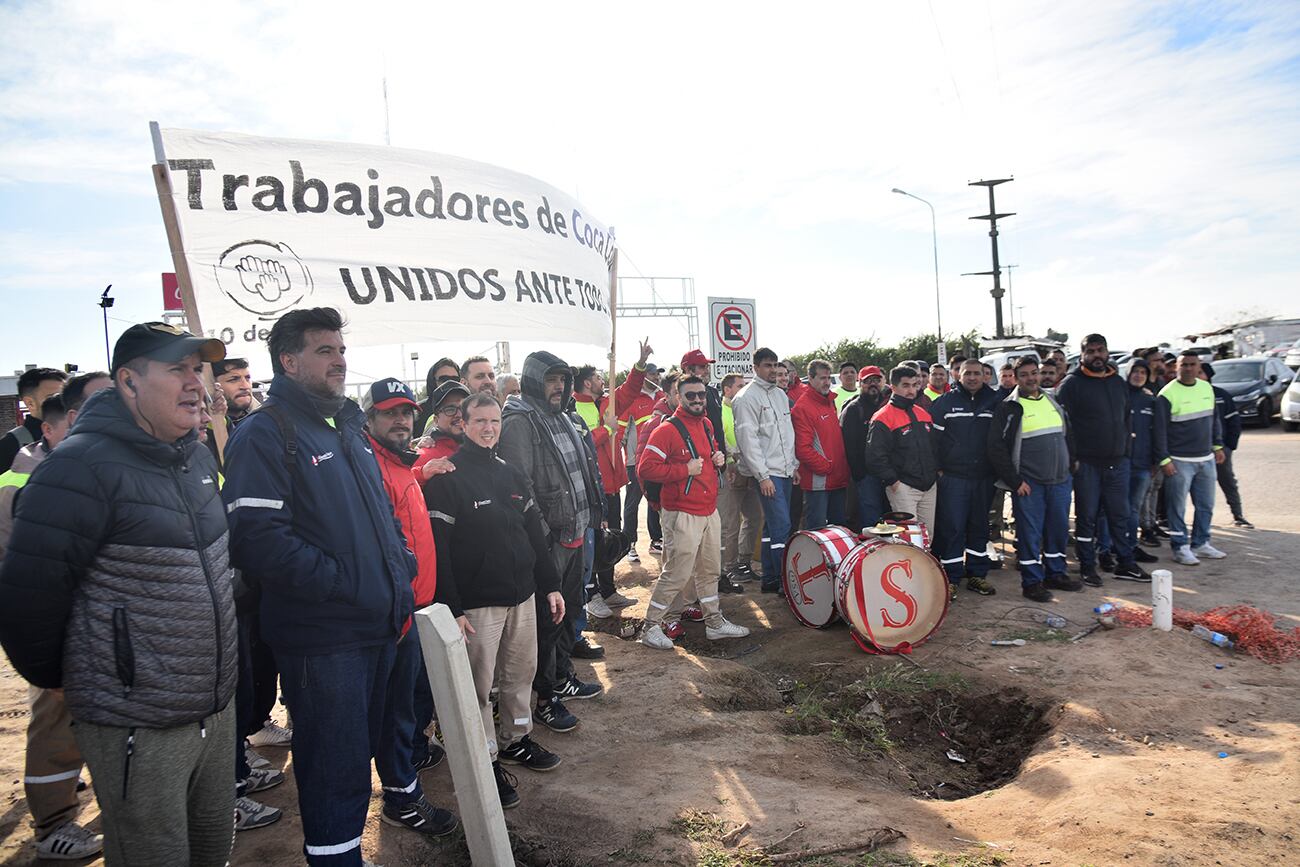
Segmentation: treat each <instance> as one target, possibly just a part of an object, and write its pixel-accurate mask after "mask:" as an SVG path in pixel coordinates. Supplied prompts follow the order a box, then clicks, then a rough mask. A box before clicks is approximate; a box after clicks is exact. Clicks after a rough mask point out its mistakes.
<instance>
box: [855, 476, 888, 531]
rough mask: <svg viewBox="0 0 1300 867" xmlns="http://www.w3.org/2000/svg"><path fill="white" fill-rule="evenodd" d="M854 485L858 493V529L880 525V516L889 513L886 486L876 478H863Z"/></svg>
mask: <svg viewBox="0 0 1300 867" xmlns="http://www.w3.org/2000/svg"><path fill="white" fill-rule="evenodd" d="M854 484H855V485H856V486H857V489H858V490H857V493H858V525H859V526H858V528H857V529H859V530H860V529H862V528H863V527H874V526H875V525H876V524H878V523H880V516H881V515H883V514H885V513H886V512H888V511H889V508H888V506H889V500H888V498H886V497H885V486H884V485H882V484H880V479H878V478H876V477H875V476H863V477H862V478H860V479H858V480H857V481H856V482H854Z"/></svg>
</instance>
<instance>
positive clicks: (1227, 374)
mask: <svg viewBox="0 0 1300 867" xmlns="http://www.w3.org/2000/svg"><path fill="white" fill-rule="evenodd" d="M1213 364H1214V384H1215V385H1217V386H1218V387H1219V388H1221V389H1223V390H1224V391H1226V392H1228V394H1230V395H1232V399H1233V400H1235V401H1236V402H1237V412H1239V413H1241V420H1242V423H1243V424H1249V423H1250V422H1254V423H1256V424H1258V425H1260V426H1261V427H1268V426H1269V425H1271V424H1272V423H1273V413H1274V412H1276V411H1277V409H1278V407H1280V406H1281V405H1282V398H1283V395H1285V394H1286V393H1287V389H1288V387H1289V386H1290V385H1291V383H1292V382H1293V381H1294V380H1295V374H1294V373H1293V372H1292V371H1291V369H1290V368H1288V367H1287V366H1286V365H1285V364H1283V363H1282V362H1280V361H1278V360H1277V359H1276V358H1263V357H1261V356H1251V357H1250V358H1228V359H1224V360H1223V361H1216V362H1213Z"/></svg>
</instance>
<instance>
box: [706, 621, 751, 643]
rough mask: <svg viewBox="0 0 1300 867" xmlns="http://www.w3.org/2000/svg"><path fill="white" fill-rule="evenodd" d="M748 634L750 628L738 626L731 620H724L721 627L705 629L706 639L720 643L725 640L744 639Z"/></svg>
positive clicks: (707, 627)
mask: <svg viewBox="0 0 1300 867" xmlns="http://www.w3.org/2000/svg"><path fill="white" fill-rule="evenodd" d="M748 634H749V629H748V628H746V627H744V626H737V625H736V624H734V623H732V622H731V621H730V620H723V621H722V625H721V626H706V627H704V637H705V638H707V639H709V640H710V641H718V640H720V639H723V638H744V637H745V636H746V635H748Z"/></svg>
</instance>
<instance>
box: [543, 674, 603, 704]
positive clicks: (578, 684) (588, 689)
mask: <svg viewBox="0 0 1300 867" xmlns="http://www.w3.org/2000/svg"><path fill="white" fill-rule="evenodd" d="M604 691H605V687H603V686H601V685H600V684H598V683H583V682H582V681H580V680H578V676H577V675H576V674H571V675H569V679H568V680H566V681H565V682H564V683H562V684H561V685H560V688H559V689H557V690H556V691H555V694H556V695H558V696H559V697H560V698H576V699H587V698H595V697H596V696H598V695H600V694H601V693H602V692H604Z"/></svg>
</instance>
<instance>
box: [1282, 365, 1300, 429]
mask: <svg viewBox="0 0 1300 867" xmlns="http://www.w3.org/2000/svg"><path fill="white" fill-rule="evenodd" d="M1282 427H1284V428H1286V429H1287V430H1289V431H1292V432H1295V431H1298V430H1300V378H1297V379H1295V380H1294V381H1293V382H1292V383H1291V387H1290V388H1288V389H1287V390H1286V394H1284V395H1282Z"/></svg>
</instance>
